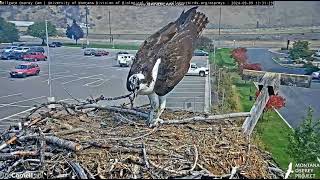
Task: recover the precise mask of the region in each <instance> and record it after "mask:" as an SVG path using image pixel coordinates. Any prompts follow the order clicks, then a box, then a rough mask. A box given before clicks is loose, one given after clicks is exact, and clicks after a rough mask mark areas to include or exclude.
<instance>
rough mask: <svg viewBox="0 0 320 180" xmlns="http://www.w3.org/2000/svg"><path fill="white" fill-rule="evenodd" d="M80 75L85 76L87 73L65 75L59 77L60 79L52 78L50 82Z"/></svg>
mask: <svg viewBox="0 0 320 180" xmlns="http://www.w3.org/2000/svg"><path fill="white" fill-rule="evenodd" d="M82 74H87V73H79V74H70V75H66V76H64V75H63V76H60V77H56V78H52V79H51V80H57V79H63V78H67V77H73V76H78V75H82ZM48 81H49V79H47V80H44V81H42V82H48Z"/></svg>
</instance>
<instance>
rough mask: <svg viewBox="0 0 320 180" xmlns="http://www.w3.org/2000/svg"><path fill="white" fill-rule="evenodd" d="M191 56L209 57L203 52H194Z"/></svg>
mask: <svg viewBox="0 0 320 180" xmlns="http://www.w3.org/2000/svg"><path fill="white" fill-rule="evenodd" d="M193 55H194V56H209V53H208V52H205V51H203V50H195V51H194V52H193Z"/></svg>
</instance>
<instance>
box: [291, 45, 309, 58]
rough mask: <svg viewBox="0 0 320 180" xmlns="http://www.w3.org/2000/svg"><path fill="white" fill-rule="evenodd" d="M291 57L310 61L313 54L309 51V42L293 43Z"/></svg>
mask: <svg viewBox="0 0 320 180" xmlns="http://www.w3.org/2000/svg"><path fill="white" fill-rule="evenodd" d="M289 54H290V55H289V57H290V58H291V59H293V60H295V59H299V58H302V59H306V60H310V58H311V55H312V52H311V51H310V50H309V42H308V41H296V42H294V43H293V48H292V49H291V50H290V51H289Z"/></svg>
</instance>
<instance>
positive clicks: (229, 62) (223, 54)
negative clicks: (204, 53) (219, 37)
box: [209, 48, 236, 68]
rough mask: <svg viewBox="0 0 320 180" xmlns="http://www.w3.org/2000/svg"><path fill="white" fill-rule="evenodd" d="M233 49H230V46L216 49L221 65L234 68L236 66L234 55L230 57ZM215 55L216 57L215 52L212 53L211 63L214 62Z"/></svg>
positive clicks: (218, 62)
mask: <svg viewBox="0 0 320 180" xmlns="http://www.w3.org/2000/svg"><path fill="white" fill-rule="evenodd" d="M231 51H232V49H229V48H221V49H217V50H216V64H217V65H218V66H219V67H228V68H233V67H235V66H236V63H235V61H234V59H233V58H232V57H230V55H231ZM213 57H214V56H213V53H210V56H209V58H210V61H211V63H213V62H214V58H213Z"/></svg>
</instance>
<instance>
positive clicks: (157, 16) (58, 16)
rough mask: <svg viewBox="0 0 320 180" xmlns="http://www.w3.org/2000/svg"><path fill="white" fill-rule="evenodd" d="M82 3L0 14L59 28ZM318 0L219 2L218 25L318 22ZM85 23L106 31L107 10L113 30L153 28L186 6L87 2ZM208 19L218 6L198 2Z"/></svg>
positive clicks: (214, 17)
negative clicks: (267, 3)
mask: <svg viewBox="0 0 320 180" xmlns="http://www.w3.org/2000/svg"><path fill="white" fill-rule="evenodd" d="M84 7H85V6H7V7H5V6H1V8H0V16H1V17H4V18H5V19H6V20H23V21H40V20H44V19H48V20H50V21H52V22H53V23H54V24H56V25H57V26H58V27H60V28H65V27H66V24H67V23H71V21H72V19H76V20H77V21H78V22H80V23H84V22H85V10H84ZM319 7H320V2H318V1H306V2H303V1H292V2H287V1H279V2H277V1H276V2H275V5H274V6H251V7H250V6H247V7H243V6H222V16H221V27H222V28H245V29H248V28H256V26H257V22H258V24H259V27H294V26H313V25H314V26H315V25H317V26H319V25H320V18H319V17H320V11H319ZM89 8H90V14H89V18H88V19H89V23H90V24H91V25H92V29H91V30H90V31H91V32H92V33H99V34H100V33H104V34H105V33H109V25H108V12H109V11H110V12H111V27H112V32H113V33H134V34H144V33H150V32H154V31H155V30H158V29H159V28H161V27H162V26H164V25H166V24H167V23H168V22H170V21H174V20H175V19H176V18H177V17H178V16H179V15H180V13H181V12H182V11H183V10H184V9H188V8H190V7H187V6H170V7H156V6H152V7H141V6H139V7H138V6H89ZM199 10H200V11H202V12H204V13H205V14H206V15H207V16H208V17H209V21H210V23H209V24H208V27H207V28H209V29H210V28H217V27H218V21H219V7H218V6H200V7H199Z"/></svg>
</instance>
